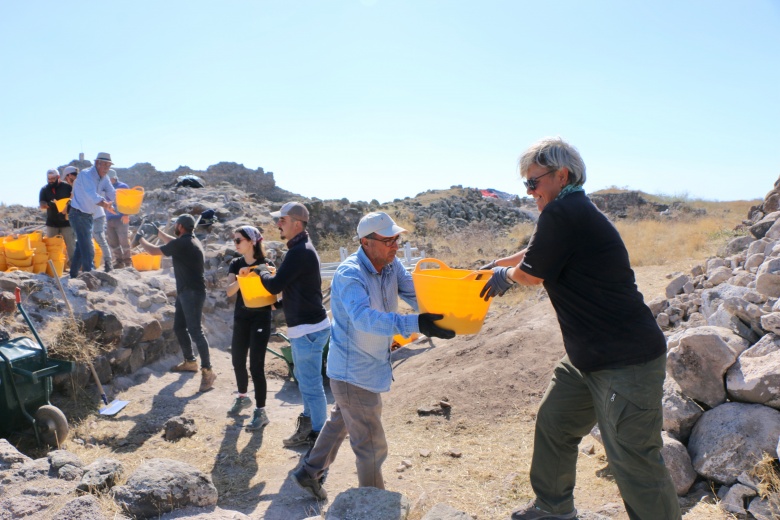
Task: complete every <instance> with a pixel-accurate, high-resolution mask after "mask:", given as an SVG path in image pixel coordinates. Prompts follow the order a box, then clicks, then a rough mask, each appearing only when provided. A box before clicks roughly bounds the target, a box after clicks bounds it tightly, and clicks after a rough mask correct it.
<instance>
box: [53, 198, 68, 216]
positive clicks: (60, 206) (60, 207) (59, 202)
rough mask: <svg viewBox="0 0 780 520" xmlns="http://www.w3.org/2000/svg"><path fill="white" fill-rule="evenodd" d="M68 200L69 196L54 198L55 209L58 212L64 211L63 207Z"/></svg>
mask: <svg viewBox="0 0 780 520" xmlns="http://www.w3.org/2000/svg"><path fill="white" fill-rule="evenodd" d="M69 200H70V197H68V198H67V199H59V200H55V201H54V204H56V205H57V211H59V212H60V213H62V212H63V211H65V207H66V206H67V205H68V201H69Z"/></svg>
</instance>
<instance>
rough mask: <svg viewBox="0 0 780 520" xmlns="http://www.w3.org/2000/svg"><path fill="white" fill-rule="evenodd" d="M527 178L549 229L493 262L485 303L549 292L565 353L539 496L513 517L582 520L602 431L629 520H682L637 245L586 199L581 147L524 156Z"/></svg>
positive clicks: (551, 393) (543, 441)
mask: <svg viewBox="0 0 780 520" xmlns="http://www.w3.org/2000/svg"><path fill="white" fill-rule="evenodd" d="M520 175H521V176H522V177H523V179H524V180H523V183H524V184H525V187H526V190H527V192H528V194H529V195H531V196H533V197H534V199H535V200H536V207H537V208H538V209H539V212H540V213H539V220H538V221H537V222H536V229H534V233H533V235H532V236H531V240H530V242H529V243H528V247H527V248H525V249H523V250H522V251H520V252H518V253H515V254H514V255H511V256H508V257H506V258H501V259H499V260H496V261H495V262H492V264H493V265H490V266H489V267H492V268H493V275H492V277H491V279H490V280H489V281H488V283H487V284H485V287H484V288H483V289H482V293H481V296H484V298H485V299H486V300H487V299H488V298H491V297H494V296H501V295H502V294H503V293H504V292H505V291H506V290H507V289H509V288H510V287H512V285H514V284H516V283H520V284H523V285H539V284H544V288H545V290H546V291H547V294H548V295H549V297H550V302H551V303H552V305H553V308H554V309H555V313H556V314H557V317H558V323H559V325H560V328H561V333H562V336H563V346H564V349H565V351H566V354H565V355H564V357H563V358H562V359H561V360H560V361H559V362H558V365H557V366H556V367H555V369H554V371H553V376H552V381H551V382H550V385H549V386H548V387H547V392H546V393H545V395H544V397H543V398H542V403H541V405H540V406H539V411H538V413H537V415H536V431H535V434H534V452H533V456H532V459H531V474H530V480H531V487H533V490H534V493H535V494H536V498H535V499H534V500H531V501H530V502H529V503H527V504H526V505H525V506H524V507H522V508H520V509H518V510H517V511H514V512H513V513H512V519H513V520H531V519H534V520H536V519H542V518H547V519H551V520H552V519H556V518H557V519H565V518H575V517H576V516H577V511H576V510H575V509H574V494H573V491H574V484H575V482H574V480H575V479H574V477H575V475H576V466H577V446H578V444H579V442H580V440H581V439H582V437H583V436H585V435H587V434H588V433H589V432H590V431H591V428H593V426H594V425H595V424H597V423H598V425H599V429H600V430H601V435H602V440H603V444H604V449H605V451H606V452H607V460H608V461H609V467H610V470H611V471H612V474H613V475H614V476H615V480H616V481H617V484H618V487H619V488H620V494H621V495H622V497H623V502H624V503H625V506H626V511H627V512H628V516H629V518H631V520H638V519H651V518H652V519H655V518H664V519H666V520H677V519H679V518H680V506H679V504H678V502H677V493H676V492H675V488H674V484H673V483H672V479H671V477H670V476H669V472H668V471H667V469H666V466H665V465H664V461H663V458H662V457H661V448H662V447H663V441H662V439H661V426H662V422H663V409H662V407H661V398H662V397H663V384H664V376H665V374H666V339H665V338H664V334H663V332H662V331H661V329H660V328H659V327H658V324H657V323H656V321H655V318H654V317H653V313H652V312H651V311H650V309H649V308H648V307H647V305H645V303H644V300H643V297H642V294H641V293H640V292H639V290H638V289H637V287H636V280H635V278H634V272H633V271H632V270H631V265H630V263H629V259H628V252H627V251H626V246H625V245H624V244H623V240H622V239H621V238H620V234H619V233H618V231H617V229H615V226H614V225H613V224H612V223H611V222H610V221H609V219H608V218H607V217H606V216H605V215H604V214H603V213H602V212H600V211H599V210H598V208H596V206H595V205H594V204H593V203H592V202H591V201H590V199H589V198H588V197H587V196H586V195H585V191H584V190H583V188H582V185H583V184H584V183H585V162H584V161H583V160H582V157H581V156H580V153H579V152H578V151H577V149H576V148H574V147H573V146H572V145H570V144H569V143H567V142H566V141H564V140H563V139H561V138H559V137H554V138H546V139H542V140H541V141H538V142H537V143H535V144H534V145H532V146H531V147H530V148H529V149H528V150H526V151H525V152H524V153H523V155H522V156H521V157H520ZM486 267H488V266H486ZM550 461H555V463H554V464H553V463H551V462H550Z"/></svg>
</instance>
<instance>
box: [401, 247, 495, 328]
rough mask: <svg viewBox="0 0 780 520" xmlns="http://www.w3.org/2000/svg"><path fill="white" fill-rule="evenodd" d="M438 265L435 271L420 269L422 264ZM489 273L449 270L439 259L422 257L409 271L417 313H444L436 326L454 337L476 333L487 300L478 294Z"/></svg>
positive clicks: (488, 277) (490, 273)
mask: <svg viewBox="0 0 780 520" xmlns="http://www.w3.org/2000/svg"><path fill="white" fill-rule="evenodd" d="M426 263H429V264H437V265H438V266H439V268H438V269H422V268H421V267H420V266H421V265H423V264H426ZM492 274H493V272H492V271H467V270H465V269H452V268H450V267H448V266H447V265H446V264H445V263H444V262H442V261H441V260H437V259H435V258H423V259H422V260H420V261H419V262H417V265H416V266H415V268H414V271H412V280H413V281H414V290H415V292H416V293H417V303H418V304H419V306H420V312H432V313H435V314H443V315H444V318H443V319H441V320H439V321H437V322H436V325H438V326H439V327H441V328H443V329H449V330H453V331H455V333H456V334H476V333H477V332H479V330H480V329H481V328H482V323H483V322H484V321H485V315H486V314H487V311H488V308H489V307H490V301H485V300H483V299H482V298H480V297H479V292H480V291H481V290H482V288H483V287H484V286H485V283H487V281H488V280H489V279H490V276H491V275H492Z"/></svg>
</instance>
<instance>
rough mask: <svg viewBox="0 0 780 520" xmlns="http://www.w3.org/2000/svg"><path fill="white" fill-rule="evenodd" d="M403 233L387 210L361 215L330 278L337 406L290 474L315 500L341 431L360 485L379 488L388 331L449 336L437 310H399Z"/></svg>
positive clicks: (409, 299)
mask: <svg viewBox="0 0 780 520" xmlns="http://www.w3.org/2000/svg"><path fill="white" fill-rule="evenodd" d="M401 233H406V230H405V229H404V228H402V227H400V226H398V225H396V223H395V222H393V219H392V218H390V216H389V215H387V213H369V214H368V215H366V216H364V217H363V218H362V219H361V220H360V223H359V224H358V238H359V239H360V248H359V249H358V250H357V252H355V253H353V254H352V255H350V256H349V257H348V258H347V259H346V260H345V261H344V262H342V263H341V265H339V267H338V268H337V269H336V274H335V276H334V277H333V284H332V285H331V310H332V312H333V325H332V326H331V340H330V350H329V352H328V377H329V378H330V389H331V391H332V392H333V397H334V398H335V400H336V404H335V406H334V407H333V408H332V410H331V413H330V418H328V421H327V422H326V423H325V427H324V428H323V429H322V432H320V435H319V437H318V438H317V442H316V443H315V444H314V447H313V448H312V449H311V451H310V452H309V453H308V454H307V455H306V456H305V457H304V459H303V464H302V465H301V466H300V467H299V468H297V469H295V470H294V471H293V472H292V478H293V480H294V481H295V482H296V483H297V484H298V485H299V486H300V487H301V488H303V489H304V490H305V491H307V492H308V493H309V494H311V495H312V496H314V497H315V498H317V499H318V500H327V497H328V495H327V493H326V492H325V489H323V487H322V478H323V476H324V474H325V472H326V471H327V469H328V467H329V466H330V465H331V463H332V462H333V461H334V460H335V458H336V453H338V450H339V447H340V446H341V443H342V442H343V441H344V439H345V438H346V436H347V434H349V443H350V445H351V446H352V451H353V452H355V456H356V459H357V460H356V466H357V474H358V485H359V486H360V487H367V486H369V487H375V488H379V489H384V488H385V484H384V479H383V477H382V463H383V462H384V461H385V459H386V458H387V440H386V438H385V431H384V428H383V427H382V396H381V393H382V392H387V391H388V390H390V382H391V381H392V378H393V371H392V367H391V365H390V344H391V343H392V337H393V335H395V334H400V335H402V336H404V337H408V336H411V335H412V334H413V333H415V332H422V333H423V334H425V335H426V336H428V337H436V338H445V339H450V338H453V337H454V336H455V333H454V332H453V331H451V330H446V329H442V328H441V327H439V326H438V325H436V323H435V321H437V320H440V319H441V318H442V315H441V314H430V313H423V314H398V298H397V297H396V295H397V296H399V297H400V298H401V299H402V300H404V301H405V302H406V303H408V304H409V305H411V306H412V307H413V308H414V309H415V310H416V309H417V308H418V307H417V296H416V294H415V292H414V283H413V282H412V275H411V274H409V273H408V272H407V271H406V269H404V266H403V264H402V263H401V261H400V260H399V259H398V258H397V257H396V253H397V252H398V239H399V238H400V235H401Z"/></svg>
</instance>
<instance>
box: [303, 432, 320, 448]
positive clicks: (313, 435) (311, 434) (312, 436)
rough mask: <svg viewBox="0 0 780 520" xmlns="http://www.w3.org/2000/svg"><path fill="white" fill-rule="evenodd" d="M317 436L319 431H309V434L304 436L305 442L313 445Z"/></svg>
mask: <svg viewBox="0 0 780 520" xmlns="http://www.w3.org/2000/svg"><path fill="white" fill-rule="evenodd" d="M319 436H320V432H315V431H310V432H309V435H307V436H306V444H308V445H309V446H314V445H315V444H316V443H317V437H319Z"/></svg>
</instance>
